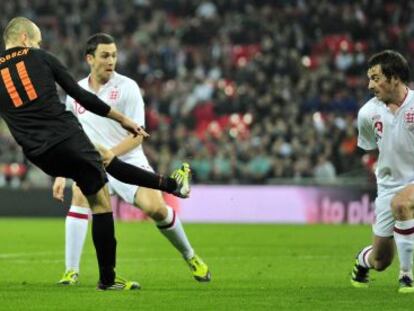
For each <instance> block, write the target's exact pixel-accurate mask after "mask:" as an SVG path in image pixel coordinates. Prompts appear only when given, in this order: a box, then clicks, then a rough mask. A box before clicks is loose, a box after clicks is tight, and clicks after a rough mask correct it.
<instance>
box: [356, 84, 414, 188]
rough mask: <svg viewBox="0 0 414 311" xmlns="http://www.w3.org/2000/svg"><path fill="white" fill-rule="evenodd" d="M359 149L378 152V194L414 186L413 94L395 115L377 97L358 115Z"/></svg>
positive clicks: (409, 93) (412, 93)
mask: <svg viewBox="0 0 414 311" xmlns="http://www.w3.org/2000/svg"><path fill="white" fill-rule="evenodd" d="M358 130H359V134H358V146H359V147H361V148H362V149H365V150H374V149H378V150H379V157H378V163H377V168H376V171H375V175H376V177H377V183H378V192H380V191H382V190H386V189H392V188H396V187H402V186H405V185H407V184H408V183H412V182H414V92H413V91H411V90H409V91H408V94H407V96H406V98H405V100H404V102H403V103H402V105H401V107H400V108H399V109H398V110H397V111H396V112H395V114H393V113H392V112H391V111H390V110H389V109H388V107H387V106H386V105H385V104H384V103H383V102H381V101H379V100H378V99H377V98H376V97H374V98H372V99H371V100H369V101H368V102H367V103H366V104H365V105H364V106H363V107H362V108H361V109H360V110H359V113H358Z"/></svg>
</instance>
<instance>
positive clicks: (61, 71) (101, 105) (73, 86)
mask: <svg viewBox="0 0 414 311" xmlns="http://www.w3.org/2000/svg"><path fill="white" fill-rule="evenodd" d="M43 53H44V57H45V61H46V62H47V63H48V64H49V66H50V68H51V70H52V72H53V75H54V77H55V80H56V82H57V83H58V84H59V85H60V86H61V87H62V88H63V89H64V90H65V91H66V92H67V93H68V94H69V95H70V96H71V97H73V98H74V99H75V100H77V101H78V102H79V103H81V105H82V106H83V107H84V108H85V109H87V110H89V111H91V112H93V113H95V114H97V115H100V116H103V117H107V118H110V119H112V120H114V121H117V122H118V123H119V124H120V125H121V126H122V127H123V128H124V129H126V130H127V131H129V132H131V133H132V134H134V135H143V136H148V133H146V132H145V131H144V130H143V129H142V128H141V127H140V126H138V125H137V124H136V123H135V122H133V121H132V120H131V119H130V118H128V117H126V116H125V115H123V114H122V113H120V112H119V111H117V110H115V109H114V108H111V107H110V106H109V105H107V104H106V103H105V102H103V101H102V100H100V99H99V98H98V97H97V96H96V95H95V94H92V93H90V92H88V91H86V90H85V89H83V88H82V87H80V86H79V85H78V83H77V82H76V81H75V79H73V78H72V76H71V75H70V74H69V73H68V71H67V69H66V68H65V66H63V64H62V63H61V62H60V61H59V60H58V59H57V58H56V57H55V56H53V55H52V54H50V53H46V52H44V51H43Z"/></svg>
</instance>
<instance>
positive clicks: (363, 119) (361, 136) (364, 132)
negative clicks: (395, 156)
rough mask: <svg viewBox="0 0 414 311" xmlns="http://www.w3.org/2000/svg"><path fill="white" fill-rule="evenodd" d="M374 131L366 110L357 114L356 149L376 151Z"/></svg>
mask: <svg viewBox="0 0 414 311" xmlns="http://www.w3.org/2000/svg"><path fill="white" fill-rule="evenodd" d="M375 135H376V134H375V131H374V128H373V127H372V123H371V121H370V118H369V116H368V114H367V111H366V109H361V110H360V111H359V112H358V147H360V148H362V149H364V150H374V149H377V141H376V139H375Z"/></svg>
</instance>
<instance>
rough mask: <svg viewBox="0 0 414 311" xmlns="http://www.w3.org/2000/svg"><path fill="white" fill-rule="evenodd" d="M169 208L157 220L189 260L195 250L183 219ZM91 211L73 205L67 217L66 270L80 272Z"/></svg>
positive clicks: (165, 234)
mask: <svg viewBox="0 0 414 311" xmlns="http://www.w3.org/2000/svg"><path fill="white" fill-rule="evenodd" d="M167 209H168V214H167V217H166V218H165V219H164V220H162V221H159V222H156V225H157V227H158V229H159V230H160V232H161V233H162V234H163V235H164V236H165V237H166V238H167V239H168V240H169V241H170V242H171V244H172V245H173V246H174V247H175V248H176V249H177V250H178V251H179V252H180V253H181V254H182V256H183V257H184V259H186V260H187V259H190V258H192V257H194V250H193V248H192V247H191V244H190V242H189V241H188V238H187V235H186V234H185V232H184V228H183V226H182V224H181V221H180V220H179V219H178V217H177V216H176V214H175V212H174V210H173V209H172V208H171V207H169V206H167ZM89 213H90V210H89V208H84V207H79V206H73V205H72V206H71V207H70V210H69V212H68V215H67V217H66V246H65V259H66V271H68V270H74V271H76V272H79V263H80V258H81V255H82V250H83V246H84V244H85V238H86V234H87V232H88V218H89Z"/></svg>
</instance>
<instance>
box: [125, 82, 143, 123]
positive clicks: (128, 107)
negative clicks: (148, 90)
mask: <svg viewBox="0 0 414 311" xmlns="http://www.w3.org/2000/svg"><path fill="white" fill-rule="evenodd" d="M125 95H126V96H125V98H124V101H123V102H124V109H123V110H124V111H123V112H124V113H125V115H126V116H128V117H130V118H131V119H132V120H134V121H135V122H137V124H138V125H140V126H142V127H145V107H144V99H143V98H142V95H141V91H140V89H139V87H138V85H137V84H136V83H135V82H132V83H129V84H128V89H127V92H126V94H125Z"/></svg>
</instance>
